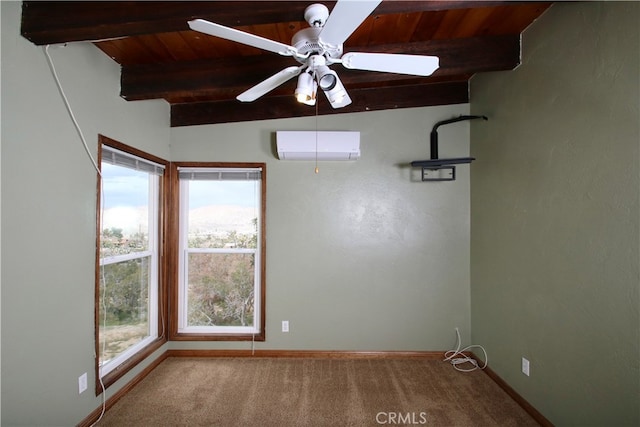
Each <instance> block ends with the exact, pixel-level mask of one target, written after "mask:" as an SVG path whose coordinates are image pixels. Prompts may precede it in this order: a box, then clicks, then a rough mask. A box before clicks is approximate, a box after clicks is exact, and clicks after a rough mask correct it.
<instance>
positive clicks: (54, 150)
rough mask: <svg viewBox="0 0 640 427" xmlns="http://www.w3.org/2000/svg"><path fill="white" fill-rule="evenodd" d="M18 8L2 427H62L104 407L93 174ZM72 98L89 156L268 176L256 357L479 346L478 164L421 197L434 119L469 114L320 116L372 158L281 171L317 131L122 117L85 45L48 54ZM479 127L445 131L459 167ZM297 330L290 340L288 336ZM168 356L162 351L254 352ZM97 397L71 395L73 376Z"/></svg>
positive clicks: (103, 65)
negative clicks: (473, 266)
mask: <svg viewBox="0 0 640 427" xmlns="http://www.w3.org/2000/svg"><path fill="white" fill-rule="evenodd" d="M20 12H21V5H20V3H18V2H1V9H0V13H1V15H2V16H1V19H2V156H1V160H2V163H1V196H2V201H1V202H2V218H1V219H2V246H1V251H2V270H1V273H2V274H1V279H2V305H1V321H2V361H1V363H2V376H1V378H2V425H3V426H13V425H29V426H32V425H47V426H69V425H74V424H76V423H78V422H79V421H81V420H82V419H84V418H85V417H86V416H87V415H88V414H89V413H90V412H91V411H93V410H94V409H95V408H97V407H99V405H100V404H101V399H100V398H96V397H95V396H94V395H93V393H92V392H91V389H92V387H93V383H94V378H93V366H94V354H93V348H94V338H93V328H94V325H93V301H94V300H93V298H94V282H93V281H94V251H95V249H94V244H95V197H96V196H95V189H96V176H95V171H94V170H93V167H92V166H91V164H90V161H89V159H88V158H87V156H86V154H85V152H84V149H83V148H82V146H81V143H80V141H79V139H78V136H77V134H76V131H75V129H74V128H73V125H72V123H71V121H70V119H69V117H68V115H67V112H66V110H65V109H64V106H63V103H62V100H61V98H60V95H59V94H58V92H57V89H56V87H55V84H54V81H53V78H52V76H51V73H50V71H49V68H48V66H47V63H46V59H45V56H44V53H43V51H42V49H41V48H40V47H36V46H34V45H33V44H31V43H30V42H28V41H27V40H26V39H24V38H22V37H21V36H20V34H19V24H20ZM51 55H52V56H53V58H54V61H55V63H56V65H57V67H58V73H59V75H60V79H61V80H62V84H63V86H64V88H65V89H66V91H67V95H68V97H69V100H70V102H71V104H72V106H73V109H74V112H75V113H76V116H77V119H78V122H79V123H80V125H81V126H82V129H83V132H84V134H85V136H86V137H87V140H88V143H89V146H90V150H91V151H92V152H93V153H94V154H95V151H96V148H97V134H98V133H102V134H105V135H106V136H109V137H111V138H113V139H117V140H119V141H121V142H124V143H127V144H130V145H133V146H135V147H137V148H140V149H142V150H145V151H148V152H150V153H152V154H155V155H157V156H160V157H163V158H166V159H172V160H202V161H265V162H267V165H268V166H267V167H268V190H267V191H268V194H267V197H268V205H267V227H268V228H267V246H268V249H267V250H268V253H267V341H266V342H264V343H257V344H256V347H257V348H269V349H319V350H443V349H448V348H451V347H453V346H454V344H455V333H454V328H455V327H456V326H457V327H460V328H461V330H462V332H463V339H464V340H465V341H468V340H469V333H470V332H469V331H470V322H469V318H470V309H469V304H470V302H469V297H470V295H469V252H470V247H469V223H470V218H469V209H470V198H469V167H468V166H461V167H460V168H459V170H458V177H459V178H458V180H457V181H455V182H451V183H445V184H433V183H423V182H419V181H417V180H416V176H415V172H416V171H414V170H412V169H411V168H408V167H407V164H408V163H409V162H410V161H412V160H416V159H423V158H426V157H428V133H429V131H430V130H431V127H432V126H433V124H434V123H435V122H436V121H439V120H443V119H447V118H451V117H453V116H457V115H459V114H466V113H468V111H469V105H468V104H462V105H456V106H447V107H437V108H418V109H403V110H395V111H385V112H371V113H362V114H347V115H337V116H327V117H320V118H319V120H318V127H319V129H331V130H359V131H361V132H362V159H360V160H358V161H357V162H348V163H336V162H333V163H322V164H320V173H319V174H318V175H316V174H315V173H314V165H313V162H303V163H301V162H282V161H279V160H277V159H276V158H275V156H274V152H273V137H272V133H273V132H274V131H276V130H286V129H313V128H315V125H316V122H315V119H313V118H301V119H289V120H274V121H262V122H256V123H251V124H229V125H216V126H194V127H189V128H177V129H170V128H169V106H168V105H167V104H166V103H165V102H163V101H152V102H146V101H145V102H125V101H124V100H122V99H121V98H120V97H119V96H118V93H119V76H120V73H119V67H118V66H117V64H115V63H113V61H111V60H110V59H109V58H108V57H107V56H105V55H104V54H103V53H102V52H100V51H99V50H98V49H96V48H95V47H94V46H92V45H90V44H86V43H78V44H74V43H72V44H69V45H68V46H67V47H65V48H59V47H52V48H51ZM469 129H470V128H469V125H468V124H459V125H455V126H451V127H449V128H447V129H445V128H443V130H442V132H441V133H440V134H441V141H443V143H442V147H441V149H440V153H441V155H442V156H445V155H449V156H453V157H459V156H465V155H467V154H468V150H469ZM281 320H289V321H290V322H291V325H290V326H291V332H289V333H288V334H283V333H281V332H280V321H281ZM249 346H250V344H249V343H237V342H235V343H229V344H227V345H223V344H220V343H202V342H200V343H191V342H186V343H184V342H181V343H170V344H167V345H166V346H164V347H163V348H162V349H160V350H159V351H158V352H156V354H154V355H152V356H151V357H149V358H148V360H147V361H146V362H145V363H143V364H142V366H140V367H139V368H138V369H136V370H134V371H133V372H131V373H129V374H128V375H127V376H125V377H124V378H123V379H122V380H121V381H119V382H118V383H117V384H116V385H115V386H114V387H113V388H112V389H110V391H109V392H108V396H111V395H112V394H113V393H114V392H115V391H117V390H118V389H120V388H121V387H122V386H123V385H124V384H125V383H126V381H128V380H130V379H131V378H132V377H133V376H134V375H135V374H137V373H138V372H140V370H141V369H142V368H144V367H145V366H146V365H148V364H149V363H151V362H152V361H153V360H154V359H155V358H156V357H157V356H158V355H159V354H160V353H161V352H162V351H164V350H166V349H167V348H189V349H191V348H194V349H196V348H250V347H249ZM84 372H88V374H89V385H90V388H89V390H88V391H86V392H85V393H83V394H81V395H79V394H78V376H80V375H81V374H82V373H84Z"/></svg>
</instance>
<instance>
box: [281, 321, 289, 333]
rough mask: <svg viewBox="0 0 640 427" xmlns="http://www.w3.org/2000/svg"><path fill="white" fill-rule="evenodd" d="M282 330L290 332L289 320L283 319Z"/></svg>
mask: <svg viewBox="0 0 640 427" xmlns="http://www.w3.org/2000/svg"><path fill="white" fill-rule="evenodd" d="M282 332H289V321H288V320H283V321H282Z"/></svg>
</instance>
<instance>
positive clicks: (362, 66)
mask: <svg viewBox="0 0 640 427" xmlns="http://www.w3.org/2000/svg"><path fill="white" fill-rule="evenodd" d="M341 61H342V65H343V66H344V67H345V68H349V69H352V70H367V71H382V72H385V73H398V74H410V75H414V76H430V75H431V74H433V72H434V71H435V70H437V69H438V67H439V64H440V60H439V59H438V57H437V56H426V55H425V56H423V55H401V54H395V53H364V52H349V53H345V54H344V55H342V58H341Z"/></svg>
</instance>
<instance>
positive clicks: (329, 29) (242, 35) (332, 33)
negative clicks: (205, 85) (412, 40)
mask: <svg viewBox="0 0 640 427" xmlns="http://www.w3.org/2000/svg"><path fill="white" fill-rule="evenodd" d="M381 1H382V0H339V1H338V2H337V3H336V5H335V7H334V8H333V10H332V11H331V14H329V9H327V7H326V6H324V5H322V4H317V3H316V4H312V5H310V6H308V7H307V8H306V9H305V11H304V19H305V20H306V21H307V22H308V23H309V26H310V27H309V28H305V29H302V30H300V31H298V32H297V33H296V34H295V35H294V36H293V38H292V40H291V45H286V44H284V43H280V42H277V41H274V40H270V39H267V38H264V37H260V36H257V35H254V34H250V33H247V32H244V31H240V30H236V29H234V28H230V27H225V26H223V25H220V24H215V23H213V22H209V21H206V20H204V19H194V20H192V21H189V27H190V28H191V29H192V30H194V31H198V32H201V33H205V34H209V35H212V36H216V37H220V38H223V39H227V40H231V41H234V42H238V43H242V44H246V45H249V46H253V47H256V48H259V49H264V50H267V51H270V52H274V53H278V54H280V55H284V56H292V57H293V58H294V59H295V60H296V61H298V62H299V63H300V64H301V65H299V66H291V67H287V68H285V69H284V70H282V71H280V72H278V73H276V74H274V75H273V76H271V77H269V78H267V79H266V80H264V81H262V82H261V83H258V84H257V85H255V86H253V87H251V88H249V89H247V90H246V91H244V92H243V93H241V94H240V95H238V96H237V99H238V100H239V101H242V102H251V101H255V100H256V99H258V98H260V97H261V96H262V95H264V94H266V93H268V92H270V91H271V90H273V89H275V88H276V87H278V86H280V85H281V84H283V83H285V82H287V81H288V80H290V79H292V78H294V77H296V76H299V77H298V85H297V87H296V90H295V96H296V99H297V100H298V101H299V102H301V103H303V104H306V105H315V103H316V92H317V88H318V86H319V87H320V89H322V91H323V92H324V93H325V95H326V96H327V99H328V100H329V103H330V104H331V106H332V107H333V108H340V107H344V106H347V105H349V104H350V103H351V98H349V95H348V94H347V91H346V89H345V88H344V86H343V85H342V82H341V81H340V78H339V77H338V75H337V74H336V72H335V71H333V70H331V69H330V68H329V66H330V65H333V64H336V63H340V64H342V65H343V66H344V67H345V68H348V69H354V70H367V71H380V72H388V73H398V74H409V75H415V76H429V75H431V74H432V73H433V72H434V71H435V70H437V69H438V66H439V60H438V57H437V56H426V55H403V54H389V53H365V52H351V53H346V54H344V55H343V43H344V42H345V41H346V40H347V38H348V37H349V36H350V35H351V34H352V33H353V32H354V31H355V30H356V29H357V28H358V27H359V26H360V24H361V23H362V22H363V21H364V20H365V19H366V18H367V17H368V16H369V14H371V12H373V10H374V9H375V8H376V7H377V6H378V4H380V2H381Z"/></svg>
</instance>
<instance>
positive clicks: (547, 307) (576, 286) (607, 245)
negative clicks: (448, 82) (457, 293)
mask: <svg viewBox="0 0 640 427" xmlns="http://www.w3.org/2000/svg"><path fill="white" fill-rule="evenodd" d="M639 27H640V4H639V3H636V2H580V3H559V4H555V5H554V6H552V8H551V9H550V10H549V11H547V12H546V13H545V14H544V15H543V16H542V17H541V18H540V19H539V20H538V21H537V22H536V23H534V24H533V25H532V26H531V27H529V28H528V29H527V30H526V31H525V33H524V35H523V60H522V65H521V66H520V67H519V68H518V69H517V70H515V71H513V72H505V73H489V74H483V75H478V76H475V77H474V78H473V80H472V86H471V94H472V102H471V110H472V112H473V113H475V114H486V115H488V116H489V117H490V120H489V122H484V123H474V124H472V127H471V133H472V138H471V140H472V142H471V149H472V154H473V155H475V156H476V157H477V158H478V161H477V162H476V163H475V164H474V167H473V168H472V176H471V183H472V186H471V187H472V189H471V195H472V196H471V206H472V208H471V211H472V220H471V230H472V231H471V322H472V327H473V330H472V337H473V342H474V343H477V344H482V345H483V346H485V348H486V349H487V351H488V353H489V362H490V366H491V367H492V368H493V369H494V370H495V371H496V372H497V373H498V374H499V375H500V376H501V377H502V378H503V379H505V380H506V381H507V382H508V383H509V384H510V385H511V386H513V387H514V388H515V389H516V391H518V393H520V394H521V395H522V396H524V397H525V399H527V400H528V401H529V402H530V403H531V404H533V405H534V406H535V407H536V408H537V409H539V410H540V411H541V412H542V413H543V414H544V415H545V416H546V417H547V418H548V419H549V420H550V421H552V422H553V423H555V424H557V425H581V426H587V425H594V426H604V425H607V426H614V425H615V426H622V425H636V426H637V425H639V424H640V404H639V402H640V372H639V364H640V352H639V342H640V332H639V331H640V320H639V317H638V311H639V309H638V307H639V298H638V293H639V292H638V291H639V252H638V242H639V229H638V223H639V220H640V217H639V212H638V198H639V188H640V180H639V171H640V169H639V166H638V155H639V150H638V147H639V144H640V133H639V130H638V127H639V117H640V114H639V109H638V105H639V99H640V90H639V84H638V80H639V78H640V77H639V76H640V68H639V63H638V56H639V53H640V34H639V30H638V28H639ZM522 357H526V358H527V359H529V360H530V362H531V375H530V377H526V376H525V375H523V374H522V373H521V358H522Z"/></svg>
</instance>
